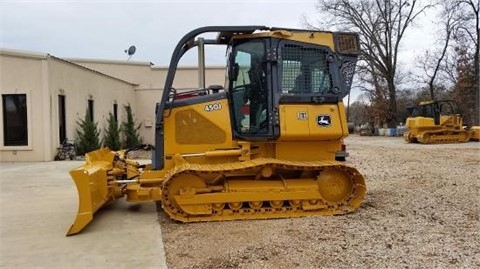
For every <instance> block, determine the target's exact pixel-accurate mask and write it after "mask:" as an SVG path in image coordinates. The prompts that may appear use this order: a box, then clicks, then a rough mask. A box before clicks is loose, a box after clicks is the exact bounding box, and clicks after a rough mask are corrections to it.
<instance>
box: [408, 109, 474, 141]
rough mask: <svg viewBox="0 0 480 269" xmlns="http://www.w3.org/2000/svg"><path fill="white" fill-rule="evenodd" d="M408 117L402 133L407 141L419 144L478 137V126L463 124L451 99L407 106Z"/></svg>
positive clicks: (467, 139) (466, 139)
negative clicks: (405, 128)
mask: <svg viewBox="0 0 480 269" xmlns="http://www.w3.org/2000/svg"><path fill="white" fill-rule="evenodd" d="M407 110H408V112H409V113H410V115H411V116H410V117H408V118H407V120H406V123H405V126H406V127H407V128H408V131H407V132H405V134H404V135H403V137H404V139H405V141H407V142H409V143H410V142H419V143H421V144H434V143H465V142H468V141H470V140H477V141H478V139H479V136H480V135H479V130H480V127H479V126H473V127H471V128H468V127H466V126H464V123H463V118H462V116H461V114H460V113H459V111H458V106H457V105H456V104H455V102H453V101H451V100H443V101H426V102H420V104H419V105H417V106H410V107H407Z"/></svg>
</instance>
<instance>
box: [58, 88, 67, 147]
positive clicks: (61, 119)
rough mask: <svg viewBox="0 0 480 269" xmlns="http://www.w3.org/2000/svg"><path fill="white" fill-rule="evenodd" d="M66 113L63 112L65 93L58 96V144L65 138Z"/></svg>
mask: <svg viewBox="0 0 480 269" xmlns="http://www.w3.org/2000/svg"><path fill="white" fill-rule="evenodd" d="M66 121H67V120H66V114H65V95H59V96H58V135H59V138H60V144H62V143H63V142H64V141H65V140H67V127H66Z"/></svg>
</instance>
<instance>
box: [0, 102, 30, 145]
mask: <svg viewBox="0 0 480 269" xmlns="http://www.w3.org/2000/svg"><path fill="white" fill-rule="evenodd" d="M2 106H3V145H4V146H27V145H28V122H27V120H28V119H27V95H26V94H2Z"/></svg>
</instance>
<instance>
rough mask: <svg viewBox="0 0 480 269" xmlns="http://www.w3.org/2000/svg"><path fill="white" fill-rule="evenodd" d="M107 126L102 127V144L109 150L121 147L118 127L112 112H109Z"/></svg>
mask: <svg viewBox="0 0 480 269" xmlns="http://www.w3.org/2000/svg"><path fill="white" fill-rule="evenodd" d="M107 125H108V128H107V129H104V132H105V135H104V136H103V146H104V147H108V148H109V149H111V150H119V149H120V148H121V147H122V142H121V141H120V127H119V126H118V122H117V120H115V117H114V116H113V114H112V113H109V115H108V120H107Z"/></svg>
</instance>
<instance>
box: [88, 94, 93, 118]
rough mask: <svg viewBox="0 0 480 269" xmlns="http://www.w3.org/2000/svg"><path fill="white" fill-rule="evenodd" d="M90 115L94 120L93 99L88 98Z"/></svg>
mask: <svg viewBox="0 0 480 269" xmlns="http://www.w3.org/2000/svg"><path fill="white" fill-rule="evenodd" d="M88 115H89V116H90V120H91V121H93V100H92V99H89V100H88Z"/></svg>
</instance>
